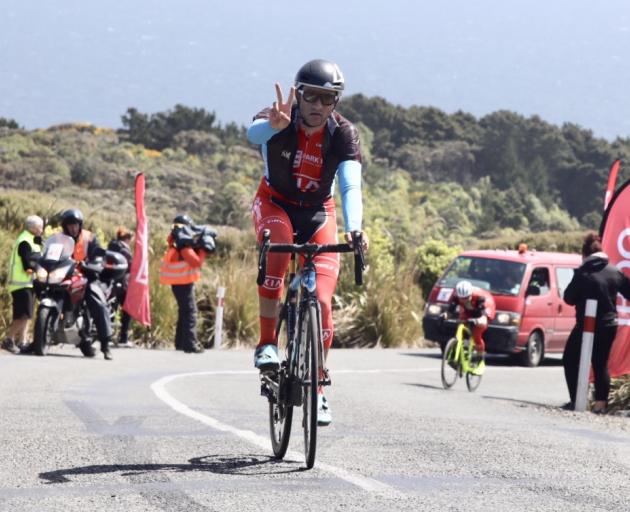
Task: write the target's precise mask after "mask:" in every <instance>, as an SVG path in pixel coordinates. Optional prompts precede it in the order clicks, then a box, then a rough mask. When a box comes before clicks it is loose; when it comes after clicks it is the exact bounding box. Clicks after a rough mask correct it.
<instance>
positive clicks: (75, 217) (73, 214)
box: [61, 208, 83, 234]
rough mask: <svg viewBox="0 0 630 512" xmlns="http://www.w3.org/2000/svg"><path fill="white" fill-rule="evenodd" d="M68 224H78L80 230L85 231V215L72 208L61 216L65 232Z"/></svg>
mask: <svg viewBox="0 0 630 512" xmlns="http://www.w3.org/2000/svg"><path fill="white" fill-rule="evenodd" d="M68 224H78V225H79V229H83V213H81V210H78V209H76V208H70V209H69V210H66V211H65V212H63V213H62V214H61V227H62V228H63V231H64V232H65V231H66V228H67V226H68ZM66 234H67V233H66Z"/></svg>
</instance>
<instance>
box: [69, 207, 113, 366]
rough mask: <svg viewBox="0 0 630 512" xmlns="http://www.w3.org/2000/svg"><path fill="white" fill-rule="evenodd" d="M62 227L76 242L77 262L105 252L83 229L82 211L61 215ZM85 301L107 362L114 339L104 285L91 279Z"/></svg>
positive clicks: (92, 234) (86, 260)
mask: <svg viewBox="0 0 630 512" xmlns="http://www.w3.org/2000/svg"><path fill="white" fill-rule="evenodd" d="M61 227H62V229H63V232H64V233H65V234H66V235H68V236H69V237H71V238H72V239H73V240H74V253H73V254H72V258H73V259H74V260H75V261H76V262H77V263H79V262H88V261H91V260H93V259H94V258H96V257H98V256H102V255H103V254H104V253H105V251H104V249H103V248H102V247H101V245H100V244H99V242H98V239H97V238H96V235H94V233H92V232H91V231H89V230H87V229H84V228H83V213H81V210H78V209H76V208H71V209H69V210H66V211H64V212H63V213H62V214H61ZM85 301H86V304H87V307H88V309H89V311H90V315H91V316H92V320H93V321H94V324H95V325H96V331H97V333H98V338H99V341H100V342H101V352H103V356H104V357H105V359H107V360H111V359H112V354H111V352H110V350H109V343H110V342H111V339H112V324H111V319H110V316H109V311H108V308H107V297H106V296H105V290H104V289H103V284H102V283H101V282H100V281H98V279H92V278H90V279H89V281H88V286H87V289H86V291H85Z"/></svg>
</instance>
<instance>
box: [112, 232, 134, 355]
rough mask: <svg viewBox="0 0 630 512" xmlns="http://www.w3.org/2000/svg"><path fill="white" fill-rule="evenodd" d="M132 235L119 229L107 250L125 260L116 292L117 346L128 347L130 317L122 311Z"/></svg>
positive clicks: (126, 285) (125, 294)
mask: <svg viewBox="0 0 630 512" xmlns="http://www.w3.org/2000/svg"><path fill="white" fill-rule="evenodd" d="M132 238H133V235H132V234H131V231H129V230H128V229H127V228H125V227H122V226H121V227H119V228H118V229H117V230H116V239H115V240H112V241H111V242H109V244H108V245H107V250H109V251H114V252H118V253H120V254H122V255H123V256H124V257H125V259H126V260H127V273H126V274H125V279H124V280H123V281H122V287H121V288H120V289H119V290H118V297H117V299H118V304H120V310H121V313H120V335H119V337H118V345H123V346H128V345H129V325H130V324H131V317H130V316H129V314H128V313H127V312H126V311H125V310H124V309H122V306H123V304H124V303H125V298H126V297H127V288H128V287H129V272H130V271H131V260H132V254H131V239H132Z"/></svg>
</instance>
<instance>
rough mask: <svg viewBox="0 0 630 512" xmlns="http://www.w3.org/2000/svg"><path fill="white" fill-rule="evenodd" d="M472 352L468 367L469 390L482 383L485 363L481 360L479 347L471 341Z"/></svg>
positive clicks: (467, 382)
mask: <svg viewBox="0 0 630 512" xmlns="http://www.w3.org/2000/svg"><path fill="white" fill-rule="evenodd" d="M471 345H472V346H471V347H470V350H471V354H470V356H469V357H470V359H469V360H468V369H467V371H466V387H467V388H468V391H471V392H472V391H475V390H476V389H477V388H478V387H479V384H481V377H482V374H483V368H484V367H485V363H484V362H483V361H482V360H481V357H480V356H479V352H477V347H476V346H474V344H473V343H472V342H471Z"/></svg>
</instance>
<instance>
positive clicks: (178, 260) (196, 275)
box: [160, 247, 201, 284]
mask: <svg viewBox="0 0 630 512" xmlns="http://www.w3.org/2000/svg"><path fill="white" fill-rule="evenodd" d="M199 279H201V268H193V267H191V266H190V264H189V263H188V262H187V261H186V260H185V259H184V258H183V257H182V256H181V255H180V254H179V251H178V250H177V249H175V247H169V249H168V250H167V251H166V252H165V253H164V256H163V257H162V262H161V263H160V284H190V283H195V282H197V281H199Z"/></svg>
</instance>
